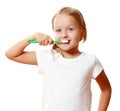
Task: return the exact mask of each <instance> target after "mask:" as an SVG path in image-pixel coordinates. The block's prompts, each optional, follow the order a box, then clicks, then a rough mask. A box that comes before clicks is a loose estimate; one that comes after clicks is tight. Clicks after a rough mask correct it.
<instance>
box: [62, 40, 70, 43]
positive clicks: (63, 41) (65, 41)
mask: <svg viewBox="0 0 120 111" xmlns="http://www.w3.org/2000/svg"><path fill="white" fill-rule="evenodd" d="M61 41H62V43H68V42H69V41H68V40H61Z"/></svg>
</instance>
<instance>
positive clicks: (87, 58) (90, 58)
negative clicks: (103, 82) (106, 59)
mask: <svg viewBox="0 0 120 111" xmlns="http://www.w3.org/2000/svg"><path fill="white" fill-rule="evenodd" d="M82 55H83V57H84V58H85V59H86V60H89V61H90V60H91V61H95V59H97V57H96V56H95V55H93V54H90V53H86V52H82Z"/></svg>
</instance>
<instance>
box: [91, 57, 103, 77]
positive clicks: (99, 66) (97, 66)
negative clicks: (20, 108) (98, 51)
mask: <svg viewBox="0 0 120 111" xmlns="http://www.w3.org/2000/svg"><path fill="white" fill-rule="evenodd" d="M102 70H103V65H102V64H101V62H100V61H99V60H98V59H97V58H96V57H95V61H94V66H93V72H92V77H93V78H94V79H95V78H96V77H97V76H98V75H99V74H100V72H101V71H102Z"/></svg>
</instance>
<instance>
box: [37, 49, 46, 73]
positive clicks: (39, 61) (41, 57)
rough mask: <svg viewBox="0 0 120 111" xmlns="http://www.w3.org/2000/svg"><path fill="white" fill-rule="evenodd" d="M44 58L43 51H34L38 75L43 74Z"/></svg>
mask: <svg viewBox="0 0 120 111" xmlns="http://www.w3.org/2000/svg"><path fill="white" fill-rule="evenodd" d="M44 57H45V51H43V50H37V51H36V58H37V64H38V73H40V74H41V73H43V72H44V65H45V62H44Z"/></svg>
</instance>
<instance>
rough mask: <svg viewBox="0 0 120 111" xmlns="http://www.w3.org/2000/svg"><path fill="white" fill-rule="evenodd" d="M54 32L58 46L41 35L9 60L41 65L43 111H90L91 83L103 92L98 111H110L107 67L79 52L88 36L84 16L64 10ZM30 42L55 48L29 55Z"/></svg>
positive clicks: (54, 22) (18, 46)
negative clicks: (105, 68) (95, 84)
mask: <svg viewBox="0 0 120 111" xmlns="http://www.w3.org/2000/svg"><path fill="white" fill-rule="evenodd" d="M52 28H53V31H54V33H55V40H58V41H59V42H58V43H55V42H53V40H52V38H51V37H50V36H48V35H46V34H43V33H39V32H38V33H35V34H33V35H31V36H29V37H27V38H25V39H24V40H21V41H19V42H18V43H17V44H15V45H14V46H12V47H11V48H10V49H9V50H8V51H7V52H6V56H7V57H8V58H9V59H11V60H13V61H17V62H20V63H25V64H34V65H38V67H39V71H40V72H41V73H42V74H44V76H45V83H44V87H43V96H42V97H43V98H42V99H43V103H42V106H43V111H90V110H91V88H90V85H91V79H94V80H95V81H96V83H97V84H98V85H99V87H100V90H101V95H100V100H99V105H98V110H97V111H107V108H108V105H109V101H110V97H111V85H110V82H109V80H108V78H107V76H106V74H105V72H104V69H103V66H102V64H101V63H100V62H99V60H98V59H97V58H96V57H95V56H93V55H90V54H87V53H85V52H81V51H80V50H79V43H80V42H81V41H85V40H86V35H87V30H86V24H85V21H84V18H83V16H82V14H81V13H80V11H79V10H77V9H74V8H71V7H63V8H62V9H61V10H59V11H58V12H57V13H56V14H55V16H54V17H53V19H52ZM29 40H37V42H39V44H40V45H50V44H53V48H51V49H48V50H46V49H45V50H43V51H37V52H34V51H25V50H24V49H25V48H26V47H27V46H28V45H29V42H28V41H29ZM62 41H63V42H62Z"/></svg>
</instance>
